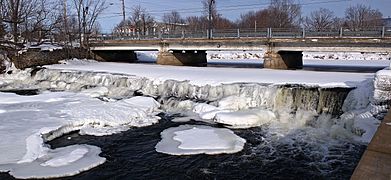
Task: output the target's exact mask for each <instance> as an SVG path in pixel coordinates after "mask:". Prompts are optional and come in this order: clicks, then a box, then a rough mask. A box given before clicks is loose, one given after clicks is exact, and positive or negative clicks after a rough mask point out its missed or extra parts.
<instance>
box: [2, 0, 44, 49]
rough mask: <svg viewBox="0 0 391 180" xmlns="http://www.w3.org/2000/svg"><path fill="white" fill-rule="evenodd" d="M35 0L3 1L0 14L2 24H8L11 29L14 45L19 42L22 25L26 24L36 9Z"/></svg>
mask: <svg viewBox="0 0 391 180" xmlns="http://www.w3.org/2000/svg"><path fill="white" fill-rule="evenodd" d="M37 2H38V1H37V0H3V2H2V3H1V12H2V17H3V18H2V19H3V22H5V23H8V24H9V25H10V28H11V33H12V35H13V41H14V43H18V42H19V35H20V33H21V32H20V29H19V26H20V25H21V24H22V23H26V21H27V18H28V17H30V16H31V15H32V14H33V13H34V11H35V8H36V7H37V4H39V3H37Z"/></svg>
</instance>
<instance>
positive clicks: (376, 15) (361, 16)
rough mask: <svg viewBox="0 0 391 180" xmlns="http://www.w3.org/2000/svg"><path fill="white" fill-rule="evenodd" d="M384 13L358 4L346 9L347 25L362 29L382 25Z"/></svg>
mask: <svg viewBox="0 0 391 180" xmlns="http://www.w3.org/2000/svg"><path fill="white" fill-rule="evenodd" d="M382 17H383V14H382V13H381V12H380V11H379V10H377V9H372V8H371V7H369V6H365V5H363V4H358V5H356V6H351V7H349V8H347V9H346V11H345V19H346V25H347V26H348V28H349V29H351V30H360V29H365V28H369V27H374V26H382V25H383V21H382Z"/></svg>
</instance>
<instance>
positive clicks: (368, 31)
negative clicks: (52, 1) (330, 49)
mask: <svg viewBox="0 0 391 180" xmlns="http://www.w3.org/2000/svg"><path fill="white" fill-rule="evenodd" d="M211 37H212V38H216V39H220V38H322V37H324V38H357V37H358V38H391V27H371V28H365V29H357V30H352V29H347V28H339V29H322V30H310V29H305V28H254V29H214V30H213V31H212V34H211ZM205 38H208V31H207V30H198V31H189V30H181V31H175V32H164V33H161V32H154V33H149V34H146V35H141V34H139V33H131V34H100V35H96V36H94V37H91V40H92V41H94V40H95V41H101V40H151V39H205Z"/></svg>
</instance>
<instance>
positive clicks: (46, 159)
mask: <svg viewBox="0 0 391 180" xmlns="http://www.w3.org/2000/svg"><path fill="white" fill-rule="evenodd" d="M100 153H101V150H100V148H98V147H96V146H90V145H73V146H67V147H63V148H57V149H50V150H48V152H47V153H46V154H45V155H43V156H41V157H39V158H37V159H35V160H34V161H32V162H25V163H17V164H5V165H3V164H0V171H9V173H10V174H11V175H12V176H14V177H15V178H20V179H32V178H34V179H38V178H39V179H41V178H56V177H64V176H72V175H75V174H79V173H80V172H83V171H87V170H89V169H91V168H94V167H96V166H98V165H100V164H102V163H104V162H105V161H106V159H105V158H102V157H99V154H100Z"/></svg>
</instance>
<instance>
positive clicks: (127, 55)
mask: <svg viewBox="0 0 391 180" xmlns="http://www.w3.org/2000/svg"><path fill="white" fill-rule="evenodd" d="M91 55H92V57H93V58H94V59H96V60H98V61H107V62H136V61H137V54H136V53H135V52H134V51H129V50H103V51H92V52H91Z"/></svg>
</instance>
